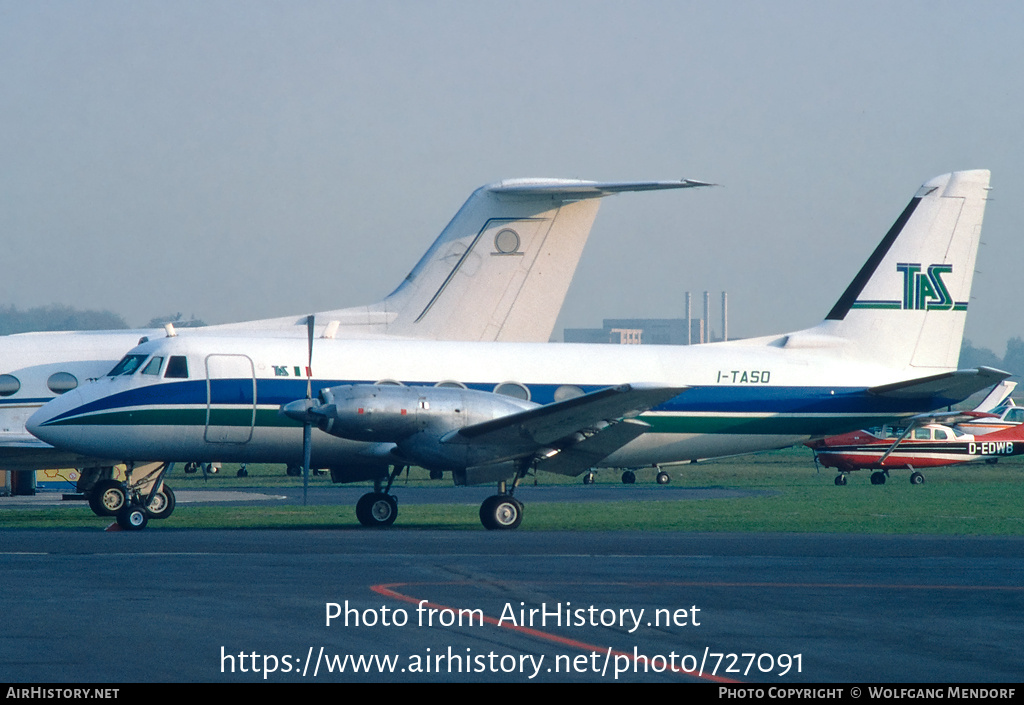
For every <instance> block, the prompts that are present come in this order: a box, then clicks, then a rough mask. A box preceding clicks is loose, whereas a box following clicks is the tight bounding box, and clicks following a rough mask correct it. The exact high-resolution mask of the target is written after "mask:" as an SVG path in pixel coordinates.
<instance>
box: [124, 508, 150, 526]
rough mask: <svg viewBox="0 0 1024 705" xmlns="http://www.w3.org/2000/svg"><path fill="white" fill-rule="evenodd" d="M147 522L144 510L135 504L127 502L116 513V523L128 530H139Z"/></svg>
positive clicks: (147, 517) (147, 518)
mask: <svg viewBox="0 0 1024 705" xmlns="http://www.w3.org/2000/svg"><path fill="white" fill-rule="evenodd" d="M148 523H149V516H147V514H146V510H145V509H144V508H142V507H140V506H139V505H137V504H129V505H126V506H125V507H123V508H122V509H121V511H120V512H118V513H117V525H118V526H120V527H121V528H122V529H127V530H129V531H141V530H143V529H145V528H146V524H148Z"/></svg>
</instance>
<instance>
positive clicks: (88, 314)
mask: <svg viewBox="0 0 1024 705" xmlns="http://www.w3.org/2000/svg"><path fill="white" fill-rule="evenodd" d="M165 323H173V324H174V325H175V326H176V327H178V328H196V327H199V326H205V325H206V324H205V323H204V322H203V321H201V320H199V319H198V318H196V317H195V316H192V317H191V318H189V319H182V316H181V314H180V313H177V314H171V315H168V316H157V317H156V318H153V319H151V320H150V321H149V323H147V324H146V325H145V326H142V327H143V328H161V327H163V325H164V324H165ZM129 327H130V326H129V325H128V323H127V322H126V321H125V320H124V318H122V317H121V316H120V315H118V314H116V313H112V312H110V311H81V310H79V309H76V308H73V307H71V306H62V305H59V304H53V305H51V306H37V307H36V308H29V309H25V310H23V311H22V310H19V309H17V308H15V307H14V306H0V335H11V334H13V333H30V332H33V331H47V330H124V329H125V328H129Z"/></svg>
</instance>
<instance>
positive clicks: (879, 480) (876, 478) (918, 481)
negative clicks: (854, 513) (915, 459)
mask: <svg viewBox="0 0 1024 705" xmlns="http://www.w3.org/2000/svg"><path fill="white" fill-rule="evenodd" d="M907 469H908V470H910V471H911V472H910V484H912V485H923V484H924V475H922V474H921V473H920V472H918V471H917V470H914V467H913V466H912V465H908V466H907ZM846 476H847V473H846V472H844V471H840V472H839V474H838V475H836V486H837V487H842V486H843V485H845V484H846ZM888 477H889V471H888V470H876V471H875V472H873V473H871V484H872V485H884V484H885V481H886V479H887V478H888Z"/></svg>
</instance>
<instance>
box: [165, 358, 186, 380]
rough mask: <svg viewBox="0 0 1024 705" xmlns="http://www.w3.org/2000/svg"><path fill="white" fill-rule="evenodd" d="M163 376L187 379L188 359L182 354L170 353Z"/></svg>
mask: <svg viewBox="0 0 1024 705" xmlns="http://www.w3.org/2000/svg"><path fill="white" fill-rule="evenodd" d="M164 378H165V379H167V378H174V379H188V359H187V358H186V357H185V356H184V355H171V358H170V359H169V360H168V361H167V371H166V372H164Z"/></svg>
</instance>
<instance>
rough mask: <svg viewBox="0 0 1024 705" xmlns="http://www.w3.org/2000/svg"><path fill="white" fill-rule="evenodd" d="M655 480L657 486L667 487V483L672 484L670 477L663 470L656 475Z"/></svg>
mask: <svg viewBox="0 0 1024 705" xmlns="http://www.w3.org/2000/svg"><path fill="white" fill-rule="evenodd" d="M656 479H657V481H658V484H659V485H667V484H668V483H670V482H672V477H671V475H669V474H668V473H667V472H665V471H664V470H662V471H661V472H659V473H658V477H657V478H656Z"/></svg>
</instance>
